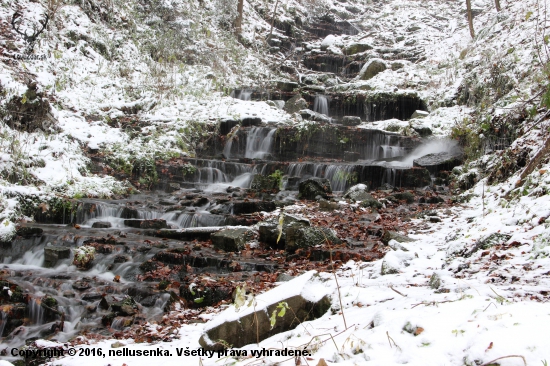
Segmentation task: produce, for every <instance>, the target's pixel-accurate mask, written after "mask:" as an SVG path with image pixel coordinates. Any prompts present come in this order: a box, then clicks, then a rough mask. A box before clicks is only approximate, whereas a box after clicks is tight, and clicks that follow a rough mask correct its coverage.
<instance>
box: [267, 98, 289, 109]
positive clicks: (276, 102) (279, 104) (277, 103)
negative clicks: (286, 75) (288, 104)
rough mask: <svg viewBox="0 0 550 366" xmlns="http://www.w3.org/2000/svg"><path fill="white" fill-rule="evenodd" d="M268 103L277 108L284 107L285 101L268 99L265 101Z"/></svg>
mask: <svg viewBox="0 0 550 366" xmlns="http://www.w3.org/2000/svg"><path fill="white" fill-rule="evenodd" d="M266 103H267V104H268V105H270V106H272V107H275V108H277V109H284V108H285V101H284V100H268V101H267V102H266Z"/></svg>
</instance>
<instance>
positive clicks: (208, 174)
mask: <svg viewBox="0 0 550 366" xmlns="http://www.w3.org/2000/svg"><path fill="white" fill-rule="evenodd" d="M227 180H228V179H227V176H226V175H225V173H224V172H222V171H221V170H220V169H217V168H211V167H205V168H200V169H199V182H200V183H208V184H212V183H223V182H227Z"/></svg>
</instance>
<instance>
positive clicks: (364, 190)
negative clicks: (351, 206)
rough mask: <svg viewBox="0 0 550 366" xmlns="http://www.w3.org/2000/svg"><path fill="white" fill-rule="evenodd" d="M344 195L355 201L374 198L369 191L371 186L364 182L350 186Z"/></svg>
mask: <svg viewBox="0 0 550 366" xmlns="http://www.w3.org/2000/svg"><path fill="white" fill-rule="evenodd" d="M343 197H344V198H347V199H350V200H352V201H355V202H358V201H364V200H370V199H374V197H372V196H371V195H370V193H369V187H368V186H367V185H366V184H363V183H360V184H356V185H354V186H352V187H350V188H349V189H348V190H347V191H346V193H344V196H343Z"/></svg>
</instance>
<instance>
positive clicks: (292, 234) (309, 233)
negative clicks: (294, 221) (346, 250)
mask: <svg viewBox="0 0 550 366" xmlns="http://www.w3.org/2000/svg"><path fill="white" fill-rule="evenodd" d="M285 234H286V245H285V249H286V250H287V251H289V252H294V251H296V249H300V248H310V247H314V246H316V245H321V244H325V243H326V242H327V240H328V241H329V242H331V243H332V244H341V243H342V241H341V240H340V239H339V238H338V237H337V236H336V233H335V232H334V231H333V230H331V229H329V228H326V227H311V226H306V227H303V226H299V225H290V226H289V227H287V228H286V229H285Z"/></svg>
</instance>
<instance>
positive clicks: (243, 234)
mask: <svg viewBox="0 0 550 366" xmlns="http://www.w3.org/2000/svg"><path fill="white" fill-rule="evenodd" d="M251 236H252V231H250V230H248V229H245V228H238V229H224V230H220V231H218V232H217V233H213V234H211V235H210V238H211V239H212V244H213V245H214V247H215V248H217V249H221V250H224V251H226V252H237V251H240V250H242V249H244V245H245V244H246V242H247V240H249V238H250V237H251Z"/></svg>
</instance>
